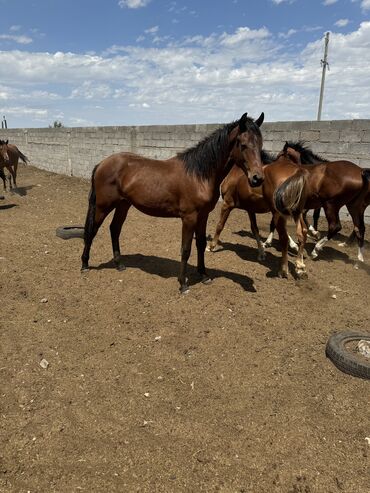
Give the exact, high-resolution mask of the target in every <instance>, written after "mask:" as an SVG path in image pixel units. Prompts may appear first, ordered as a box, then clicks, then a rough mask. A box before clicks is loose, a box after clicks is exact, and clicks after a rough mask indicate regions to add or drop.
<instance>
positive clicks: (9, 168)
mask: <svg viewBox="0 0 370 493" xmlns="http://www.w3.org/2000/svg"><path fill="white" fill-rule="evenodd" d="M8 170H9V173H10V175H9V185H10V188H13V187H12V178H13V186H14V187H15V188H17V176H16V173H15V171H14V168H13V167H12V166H8Z"/></svg>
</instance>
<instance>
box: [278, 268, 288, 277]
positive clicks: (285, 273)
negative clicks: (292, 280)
mask: <svg viewBox="0 0 370 493" xmlns="http://www.w3.org/2000/svg"><path fill="white" fill-rule="evenodd" d="M278 276H279V277H280V279H288V273H287V272H285V271H284V270H280V271H279V273H278Z"/></svg>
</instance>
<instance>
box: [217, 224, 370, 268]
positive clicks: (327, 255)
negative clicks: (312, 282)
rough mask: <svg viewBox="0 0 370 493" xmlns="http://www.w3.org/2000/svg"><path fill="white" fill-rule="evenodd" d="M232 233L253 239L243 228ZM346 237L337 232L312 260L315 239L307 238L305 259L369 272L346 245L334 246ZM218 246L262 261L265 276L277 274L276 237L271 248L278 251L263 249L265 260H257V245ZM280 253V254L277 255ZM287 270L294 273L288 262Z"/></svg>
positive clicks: (243, 258) (278, 264) (221, 244)
mask: <svg viewBox="0 0 370 493" xmlns="http://www.w3.org/2000/svg"><path fill="white" fill-rule="evenodd" d="M233 234H236V235H238V236H241V237H249V238H252V239H254V235H253V234H252V233H251V232H249V231H245V230H241V231H235V232H233ZM323 236H324V233H322V234H321V237H323ZM347 239H348V236H347V235H344V234H341V233H338V234H337V235H336V236H335V237H334V239H332V240H331V241H332V242H333V243H332V244H330V243H329V244H326V245H325V246H324V248H323V249H322V250H321V251H320V253H319V256H318V258H317V259H315V260H313V259H311V253H312V250H313V249H314V247H315V243H316V241H315V240H312V241H310V240H308V242H307V243H306V260H307V259H308V260H309V261H312V262H320V261H323V262H334V261H335V260H338V261H341V262H343V263H345V264H349V265H352V266H353V267H355V268H357V269H361V270H364V271H365V272H366V273H367V274H370V266H369V265H368V264H367V263H365V262H359V261H358V260H357V258H352V257H350V256H349V254H348V253H347V252H346V251H345V248H346V247H339V246H337V248H336V247H335V246H334V245H335V243H340V242H345V241H346V240H347ZM356 244H357V242H356V240H354V242H353V245H356ZM219 246H221V249H220V248H219V249H218V250H216V252H215V253H217V251H222V250H223V249H225V250H231V251H234V252H235V253H236V254H237V255H238V256H239V257H240V258H241V259H242V260H247V261H249V262H253V261H254V262H258V263H262V264H263V265H266V266H267V267H269V269H270V272H268V273H267V274H266V276H267V277H275V276H277V274H278V270H279V266H280V256H281V248H280V242H279V240H278V239H273V240H272V245H271V246H272V248H273V249H275V250H276V251H277V252H278V255H274V254H272V253H270V252H269V249H267V250H265V252H266V259H265V260H262V261H260V260H258V258H257V246H256V247H255V248H253V247H248V245H244V244H238V243H226V242H220V243H219ZM364 246H365V252H366V251H369V250H370V242H369V241H367V240H365V244H364ZM279 254H280V255H279ZM288 254H289V257H295V256H296V254H295V253H292V252H291V251H288ZM289 270H290V271H291V273H292V274H293V275H295V270H294V266H293V265H291V263H290V262H289Z"/></svg>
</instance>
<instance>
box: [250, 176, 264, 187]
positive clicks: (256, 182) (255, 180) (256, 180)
mask: <svg viewBox="0 0 370 493" xmlns="http://www.w3.org/2000/svg"><path fill="white" fill-rule="evenodd" d="M262 183H263V178H262V177H261V176H258V175H253V176H252V179H251V180H250V184H251V187H253V188H254V187H259V186H260V185H262Z"/></svg>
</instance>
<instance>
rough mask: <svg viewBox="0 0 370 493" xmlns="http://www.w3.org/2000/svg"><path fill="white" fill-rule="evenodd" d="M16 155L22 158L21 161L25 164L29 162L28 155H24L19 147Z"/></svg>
mask: <svg viewBox="0 0 370 493" xmlns="http://www.w3.org/2000/svg"><path fill="white" fill-rule="evenodd" d="M17 149H18V148H17ZM18 156H19V157H20V158H21V159H22V161H23V162H24V164H27V163H28V162H29V159H28V157H27V156H25V155H24V154H23V153H22V152H21V151H20V150H19V149H18Z"/></svg>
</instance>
